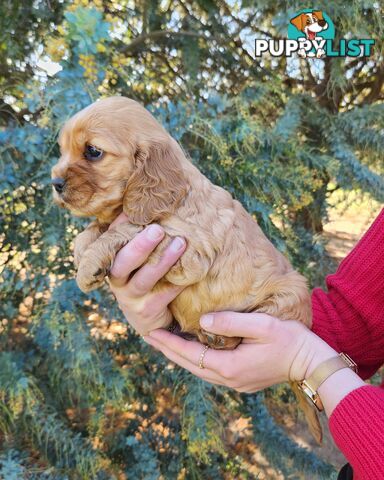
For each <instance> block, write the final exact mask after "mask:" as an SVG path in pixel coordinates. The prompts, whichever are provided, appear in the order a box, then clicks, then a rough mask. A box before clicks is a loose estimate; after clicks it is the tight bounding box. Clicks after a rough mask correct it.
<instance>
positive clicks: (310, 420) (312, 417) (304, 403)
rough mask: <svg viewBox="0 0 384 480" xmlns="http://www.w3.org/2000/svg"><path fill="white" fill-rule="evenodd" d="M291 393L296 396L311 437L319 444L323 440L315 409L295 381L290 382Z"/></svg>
mask: <svg viewBox="0 0 384 480" xmlns="http://www.w3.org/2000/svg"><path fill="white" fill-rule="evenodd" d="M290 385H291V388H292V390H293V393H294V394H295V396H296V399H297V402H298V404H299V407H300V408H301V410H302V411H303V413H304V416H305V420H306V421H307V424H308V427H309V431H310V432H311V434H312V436H313V438H314V439H315V440H316V442H317V443H318V444H319V445H321V443H322V440H323V431H322V428H321V425H320V421H319V417H318V415H317V410H316V407H315V406H314V405H311V404H310V403H309V402H308V400H307V397H306V395H305V393H304V392H302V391H301V390H300V388H299V387H298V385H297V383H295V382H290Z"/></svg>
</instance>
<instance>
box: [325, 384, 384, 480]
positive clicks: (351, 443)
mask: <svg viewBox="0 0 384 480" xmlns="http://www.w3.org/2000/svg"><path fill="white" fill-rule="evenodd" d="M329 428H330V431H331V433H332V436H333V438H334V440H335V442H336V444H337V446H338V447H339V448H340V450H341V451H342V452H343V454H344V455H345V457H346V458H347V460H348V461H349V462H350V464H351V465H352V468H353V472H354V475H353V478H354V479H356V480H378V479H379V478H384V389H382V388H379V387H374V386H372V385H366V386H364V387H360V388H358V389H356V390H353V391H352V392H351V393H350V394H349V395H347V396H346V397H345V398H343V400H342V401H341V402H340V403H339V404H338V405H337V407H336V408H335V410H334V411H333V413H332V415H331V417H330V419H329Z"/></svg>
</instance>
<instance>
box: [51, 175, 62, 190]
mask: <svg viewBox="0 0 384 480" xmlns="http://www.w3.org/2000/svg"><path fill="white" fill-rule="evenodd" d="M51 183H52V186H53V188H54V189H55V190H56V192H57V193H59V194H61V193H63V190H64V188H65V180H64V178H53V179H52V182H51Z"/></svg>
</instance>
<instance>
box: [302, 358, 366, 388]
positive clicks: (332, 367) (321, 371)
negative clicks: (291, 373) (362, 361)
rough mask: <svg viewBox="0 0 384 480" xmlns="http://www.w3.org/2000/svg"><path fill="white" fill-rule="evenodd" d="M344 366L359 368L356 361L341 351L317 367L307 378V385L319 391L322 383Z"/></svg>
mask: <svg viewBox="0 0 384 480" xmlns="http://www.w3.org/2000/svg"><path fill="white" fill-rule="evenodd" d="M342 368H352V369H353V370H354V371H356V370H357V368H356V364H355V362H354V361H353V360H352V359H351V358H350V357H349V356H348V355H347V354H345V353H340V354H339V355H338V356H337V357H332V358H329V359H328V360H325V361H324V362H323V363H321V364H320V365H319V366H318V367H317V368H315V370H314V372H313V373H312V375H310V376H309V377H308V378H306V379H305V381H306V383H307V385H309V386H310V387H311V389H312V390H314V391H317V390H318V388H319V387H320V385H321V384H322V383H323V382H324V381H325V380H326V379H327V378H328V377H329V376H331V375H332V374H334V373H335V372H337V371H338V370H341V369H342Z"/></svg>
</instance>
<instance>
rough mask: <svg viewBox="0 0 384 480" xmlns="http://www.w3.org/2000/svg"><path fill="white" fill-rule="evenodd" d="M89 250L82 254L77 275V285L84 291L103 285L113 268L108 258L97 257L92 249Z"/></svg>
mask: <svg viewBox="0 0 384 480" xmlns="http://www.w3.org/2000/svg"><path fill="white" fill-rule="evenodd" d="M89 250H90V252H89ZM89 250H87V251H86V252H85V253H84V255H83V256H82V258H81V261H80V265H79V269H78V271H77V275H76V282H77V285H78V286H79V288H80V290H81V291H83V292H84V293H88V292H90V291H91V290H95V289H96V288H99V287H101V286H102V285H103V283H104V279H105V277H106V276H107V275H108V273H109V270H110V268H111V263H110V262H109V260H108V259H100V258H96V257H95V255H92V249H89Z"/></svg>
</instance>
